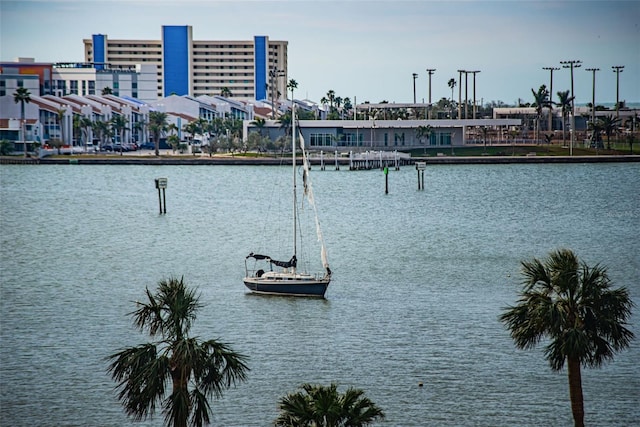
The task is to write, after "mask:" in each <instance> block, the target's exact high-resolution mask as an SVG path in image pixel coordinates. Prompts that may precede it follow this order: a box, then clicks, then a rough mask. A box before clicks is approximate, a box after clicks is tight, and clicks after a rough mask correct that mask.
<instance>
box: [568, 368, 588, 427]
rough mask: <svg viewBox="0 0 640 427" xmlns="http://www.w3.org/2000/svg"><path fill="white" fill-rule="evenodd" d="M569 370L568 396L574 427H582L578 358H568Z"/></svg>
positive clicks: (582, 409)
mask: <svg viewBox="0 0 640 427" xmlns="http://www.w3.org/2000/svg"><path fill="white" fill-rule="evenodd" d="M567 365H568V371H569V398H570V399H571V412H572V413H573V423H574V426H575V427H584V402H583V397H582V376H581V373H580V360H578V359H576V358H571V357H570V358H568V360H567Z"/></svg>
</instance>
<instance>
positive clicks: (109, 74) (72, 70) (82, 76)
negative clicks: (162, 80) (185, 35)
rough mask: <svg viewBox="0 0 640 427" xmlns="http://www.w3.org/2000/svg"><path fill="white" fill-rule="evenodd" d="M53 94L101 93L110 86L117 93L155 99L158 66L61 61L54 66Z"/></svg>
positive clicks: (112, 91) (143, 99)
mask: <svg viewBox="0 0 640 427" xmlns="http://www.w3.org/2000/svg"><path fill="white" fill-rule="evenodd" d="M53 71H54V73H53V76H54V80H53V82H52V87H53V89H52V92H51V93H52V94H53V95H56V96H65V95H68V94H74V95H81V96H85V95H100V94H102V91H103V90H105V89H107V88H108V90H109V91H110V92H111V94H113V95H115V96H127V97H131V98H135V99H139V100H141V101H144V102H152V101H155V100H156V99H157V98H158V97H157V90H156V69H155V67H154V66H152V65H150V64H131V65H113V64H108V63H107V64H99V65H96V64H93V63H57V64H54V67H53Z"/></svg>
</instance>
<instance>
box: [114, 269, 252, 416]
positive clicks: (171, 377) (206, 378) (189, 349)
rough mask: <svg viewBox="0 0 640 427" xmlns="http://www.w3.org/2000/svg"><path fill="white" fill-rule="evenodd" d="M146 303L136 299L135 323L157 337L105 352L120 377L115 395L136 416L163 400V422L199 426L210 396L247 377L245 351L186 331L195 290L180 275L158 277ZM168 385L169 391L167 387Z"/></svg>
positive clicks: (193, 312)
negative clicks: (164, 277)
mask: <svg viewBox="0 0 640 427" xmlns="http://www.w3.org/2000/svg"><path fill="white" fill-rule="evenodd" d="M146 295H147V298H148V299H149V301H148V302H147V303H141V302H137V303H136V304H137V306H138V309H137V310H136V311H134V312H132V313H130V314H131V315H133V320H134V325H135V326H136V328H138V329H140V331H145V330H146V331H147V332H148V333H149V335H150V336H151V337H152V338H155V337H158V338H159V341H156V342H151V343H147V344H141V345H138V346H135V347H130V348H125V349H122V350H120V351H118V352H116V353H113V354H111V355H110V356H108V357H107V360H109V361H110V364H109V369H108V370H109V373H110V374H111V376H112V378H113V379H114V380H115V381H116V382H117V383H118V385H117V387H116V389H117V390H118V399H119V400H120V401H121V403H122V404H123V406H124V409H125V412H126V413H127V415H128V416H130V417H132V418H133V419H134V420H136V421H140V420H143V419H146V418H147V417H150V416H152V415H153V413H154V411H155V409H156V405H157V404H159V405H160V406H162V412H163V414H164V421H165V426H172V427H187V423H188V424H189V425H190V426H202V425H203V424H208V423H209V422H210V415H211V407H210V405H209V401H208V400H209V398H210V397H215V398H219V397H221V396H222V393H223V391H224V390H225V389H228V388H229V387H231V386H232V385H235V384H236V383H238V382H240V381H244V380H245V379H246V373H247V372H248V370H249V368H248V367H247V365H246V364H245V361H246V359H247V358H246V357H245V356H243V355H241V354H239V353H236V352H234V351H233V350H232V349H231V348H230V347H229V346H228V345H227V344H224V343H221V342H218V341H216V340H208V341H199V340H198V338H196V337H191V336H190V335H189V332H190V329H191V325H192V324H193V322H194V321H195V319H196V312H197V311H198V309H199V308H201V307H202V304H200V302H199V296H197V295H196V294H195V292H194V291H193V290H191V289H189V288H188V287H187V286H186V285H185V283H184V281H183V279H182V278H180V279H176V278H170V279H168V280H162V281H160V282H159V284H158V290H157V292H156V293H155V294H152V293H151V291H149V289H148V288H147V290H146ZM169 386H170V387H171V391H170V392H169Z"/></svg>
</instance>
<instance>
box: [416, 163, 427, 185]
mask: <svg viewBox="0 0 640 427" xmlns="http://www.w3.org/2000/svg"><path fill="white" fill-rule="evenodd" d="M426 165H427V163H426V162H416V170H417V171H418V190H424V169H425V167H426Z"/></svg>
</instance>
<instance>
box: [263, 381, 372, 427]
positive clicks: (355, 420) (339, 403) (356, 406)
mask: <svg viewBox="0 0 640 427" xmlns="http://www.w3.org/2000/svg"><path fill="white" fill-rule="evenodd" d="M300 388H301V389H302V391H299V392H296V393H293V394H288V395H286V396H284V397H283V398H281V399H280V402H279V403H280V415H279V416H278V418H277V419H276V421H275V425H276V426H283V427H284V426H290V427H293V426H295V427H340V426H353V427H361V426H367V425H370V424H372V423H373V422H375V421H377V420H382V419H384V417H385V414H384V412H383V411H382V409H380V408H379V407H378V406H376V404H375V403H373V402H372V401H371V400H370V399H369V398H367V397H365V396H364V392H363V391H362V390H360V389H355V388H351V387H350V388H349V389H347V391H346V392H345V393H344V394H342V393H339V392H338V386H337V385H336V384H334V383H332V384H331V385H330V386H328V387H325V386H321V385H311V384H303V385H302V387H300Z"/></svg>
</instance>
